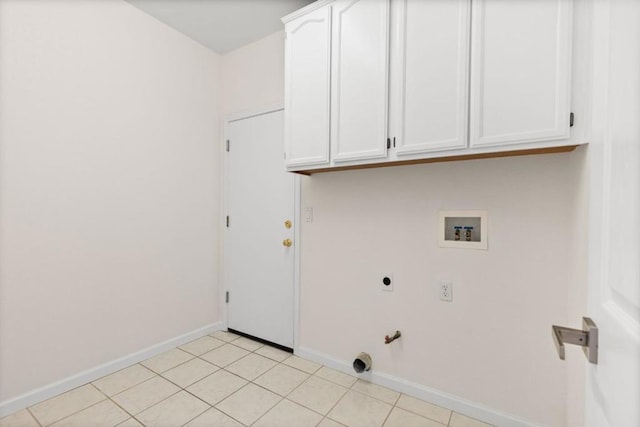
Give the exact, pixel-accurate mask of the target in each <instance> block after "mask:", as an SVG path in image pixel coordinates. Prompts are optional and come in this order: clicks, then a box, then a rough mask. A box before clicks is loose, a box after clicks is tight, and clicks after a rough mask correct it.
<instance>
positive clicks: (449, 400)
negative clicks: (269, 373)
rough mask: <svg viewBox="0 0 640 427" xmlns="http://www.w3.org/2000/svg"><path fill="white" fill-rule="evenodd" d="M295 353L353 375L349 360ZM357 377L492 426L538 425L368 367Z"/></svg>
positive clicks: (304, 351)
mask: <svg viewBox="0 0 640 427" xmlns="http://www.w3.org/2000/svg"><path fill="white" fill-rule="evenodd" d="M295 354H296V355H297V356H300V357H304V358H305V359H309V360H311V361H314V362H316V363H320V364H322V365H325V366H327V367H329V368H332V369H335V370H338V371H341V372H344V373H347V374H350V375H354V372H353V368H352V366H351V364H350V363H347V362H344V361H341V360H338V359H334V358H333V357H332V356H329V355H327V354H324V353H320V352H318V351H315V350H312V349H310V348H306V347H298V348H297V349H296V351H295ZM358 378H361V379H363V380H366V381H370V382H372V383H373V384H378V385H381V386H383V387H387V388H390V389H392V390H395V391H397V392H400V393H404V394H407V395H409V396H413V397H416V398H418V399H422V400H425V401H428V402H431V403H433V404H435V405H439V406H442V407H444V408H448V409H451V410H452V411H455V412H457V413H460V414H463V415H467V416H469V417H472V418H475V419H478V420H481V421H484V422H487V423H490V424H493V425H499V426H501V427H537V426H539V424H535V423H533V422H532V421H528V420H525V419H523V418H519V417H516V416H514V415H511V414H507V413H504V412H500V411H498V410H496V409H493V408H490V407H488V406H485V405H482V404H480V403H476V402H472V401H470V400H466V399H463V398H461V397H458V396H454V395H452V394H449V393H445V392H443V391H440V390H437V389H435V388H431V387H427V386H424V385H422V384H418V383H414V382H411V381H409V380H405V379H403V378H399V377H396V376H393V375H389V374H386V373H383V372H375V371H374V370H372V371H369V372H366V373H364V374H360V375H358Z"/></svg>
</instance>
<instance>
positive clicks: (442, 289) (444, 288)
mask: <svg viewBox="0 0 640 427" xmlns="http://www.w3.org/2000/svg"><path fill="white" fill-rule="evenodd" d="M438 296H439V297H440V301H448V302H451V301H453V283H452V282H444V281H442V282H439V283H438Z"/></svg>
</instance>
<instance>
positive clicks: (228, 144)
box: [227, 139, 231, 153]
mask: <svg viewBox="0 0 640 427" xmlns="http://www.w3.org/2000/svg"><path fill="white" fill-rule="evenodd" d="M230 145H231V144H230V143H229V140H228V139H227V153H228V152H229V147H230Z"/></svg>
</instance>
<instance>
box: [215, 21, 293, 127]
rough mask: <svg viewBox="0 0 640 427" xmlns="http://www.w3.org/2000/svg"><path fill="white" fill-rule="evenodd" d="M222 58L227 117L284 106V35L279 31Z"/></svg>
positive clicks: (223, 91) (224, 109)
mask: <svg viewBox="0 0 640 427" xmlns="http://www.w3.org/2000/svg"><path fill="white" fill-rule="evenodd" d="M222 58H223V59H222V80H221V81H222V93H223V107H222V108H223V111H224V113H225V114H237V113H242V112H245V111H251V110H255V109H259V108H263V107H272V106H274V105H278V104H280V105H284V32H282V31H278V32H277V33H274V34H272V35H270V36H267V37H265V38H263V39H260V40H258V41H257V42H254V43H251V44H248V45H247V46H244V47H241V48H240V49H237V50H234V51H232V52H229V53H228V54H226V55H224V56H223V57H222Z"/></svg>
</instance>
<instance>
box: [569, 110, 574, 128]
mask: <svg viewBox="0 0 640 427" xmlns="http://www.w3.org/2000/svg"><path fill="white" fill-rule="evenodd" d="M573 118H574V116H573V113H571V114H569V127H570V128H571V127H573Z"/></svg>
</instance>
